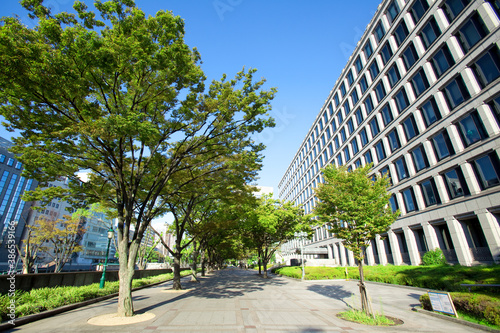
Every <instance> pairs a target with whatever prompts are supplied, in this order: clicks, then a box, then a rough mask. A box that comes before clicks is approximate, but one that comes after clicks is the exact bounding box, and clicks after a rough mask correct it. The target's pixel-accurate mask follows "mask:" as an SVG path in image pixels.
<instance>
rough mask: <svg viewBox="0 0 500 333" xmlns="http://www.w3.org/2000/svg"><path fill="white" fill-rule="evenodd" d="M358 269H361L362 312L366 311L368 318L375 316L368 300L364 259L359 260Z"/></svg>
mask: <svg viewBox="0 0 500 333" xmlns="http://www.w3.org/2000/svg"><path fill="white" fill-rule="evenodd" d="M358 269H359V284H358V286H359V293H360V295H361V310H362V311H364V312H365V313H366V314H367V315H368V316H373V310H372V304H371V302H370V299H369V298H368V292H367V290H366V285H365V276H364V273H363V259H361V260H359V259H358Z"/></svg>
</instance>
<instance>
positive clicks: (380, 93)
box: [375, 80, 386, 103]
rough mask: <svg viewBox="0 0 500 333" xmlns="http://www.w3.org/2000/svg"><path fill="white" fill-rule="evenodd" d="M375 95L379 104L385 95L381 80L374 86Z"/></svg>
mask: <svg viewBox="0 0 500 333" xmlns="http://www.w3.org/2000/svg"><path fill="white" fill-rule="evenodd" d="M375 95H377V100H378V101H379V103H380V101H381V100H382V99H383V98H384V97H385V95H386V92H385V88H384V83H383V82H382V80H380V81H379V82H378V84H377V85H376V86H375Z"/></svg>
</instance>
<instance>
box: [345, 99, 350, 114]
mask: <svg viewBox="0 0 500 333" xmlns="http://www.w3.org/2000/svg"><path fill="white" fill-rule="evenodd" d="M344 112H345V114H346V115H347V114H349V112H351V105H350V104H349V101H348V100H346V101H345V103H344Z"/></svg>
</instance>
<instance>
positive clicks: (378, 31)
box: [373, 22, 385, 43]
mask: <svg viewBox="0 0 500 333" xmlns="http://www.w3.org/2000/svg"><path fill="white" fill-rule="evenodd" d="M373 34H374V35H375V39H376V40H377V43H380V41H381V40H382V38H384V35H385V29H384V26H383V25H382V22H379V23H378V24H377V26H376V27H375V29H373Z"/></svg>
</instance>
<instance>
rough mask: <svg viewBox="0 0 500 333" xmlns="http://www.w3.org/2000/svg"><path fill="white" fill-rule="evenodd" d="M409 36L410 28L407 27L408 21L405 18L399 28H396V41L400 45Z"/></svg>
mask: <svg viewBox="0 0 500 333" xmlns="http://www.w3.org/2000/svg"><path fill="white" fill-rule="evenodd" d="M407 36H408V28H407V27H406V23H405V22H404V20H401V22H400V23H399V25H398V26H397V28H396V29H395V30H394V38H396V43H397V44H398V46H401V44H403V41H404V40H405V39H406V37H407Z"/></svg>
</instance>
